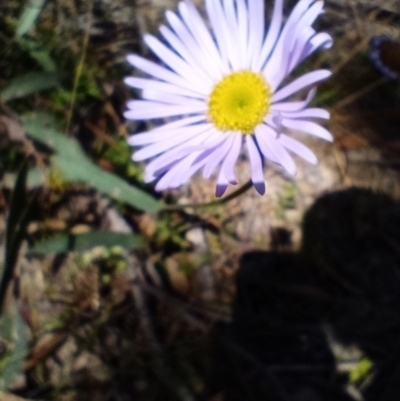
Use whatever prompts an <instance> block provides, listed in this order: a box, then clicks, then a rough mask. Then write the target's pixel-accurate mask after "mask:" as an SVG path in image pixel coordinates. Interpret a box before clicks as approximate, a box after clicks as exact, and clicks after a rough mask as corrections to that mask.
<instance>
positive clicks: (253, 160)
mask: <svg viewBox="0 0 400 401" xmlns="http://www.w3.org/2000/svg"><path fill="white" fill-rule="evenodd" d="M246 145H247V150H248V154H249V158H250V166H251V181H252V182H253V185H254V188H255V189H256V190H257V192H258V193H259V194H260V195H264V193H265V180H264V174H263V165H262V160H261V157H260V153H259V151H258V149H257V146H256V144H255V143H254V139H253V137H252V136H251V135H247V136H246Z"/></svg>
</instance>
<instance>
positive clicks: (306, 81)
mask: <svg viewBox="0 0 400 401" xmlns="http://www.w3.org/2000/svg"><path fill="white" fill-rule="evenodd" d="M331 75H332V73H331V72H330V71H328V70H317V71H313V72H309V73H307V74H304V75H303V76H301V77H299V78H297V79H296V80H294V81H293V82H291V83H290V84H288V85H286V86H285V87H283V88H282V89H279V91H278V92H276V93H275V94H274V95H273V96H272V103H275V102H278V101H280V100H283V99H286V98H288V97H289V96H291V95H293V93H296V92H298V91H300V90H301V89H304V88H306V87H307V86H310V85H313V84H315V83H317V82H319V81H322V80H324V79H327V78H328V77H330V76H331Z"/></svg>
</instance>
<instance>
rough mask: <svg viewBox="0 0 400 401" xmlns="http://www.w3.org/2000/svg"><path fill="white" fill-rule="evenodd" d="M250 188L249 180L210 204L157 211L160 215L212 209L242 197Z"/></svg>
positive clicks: (181, 206)
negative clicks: (187, 210) (180, 211)
mask: <svg viewBox="0 0 400 401" xmlns="http://www.w3.org/2000/svg"><path fill="white" fill-rule="evenodd" d="M252 186H253V183H252V181H251V180H249V181H247V182H246V184H244V185H242V186H241V187H240V188H238V189H237V190H236V191H234V192H232V193H231V194H230V195H228V196H225V197H224V198H222V199H217V200H214V201H211V202H206V203H190V204H187V205H168V206H165V207H163V208H162V209H161V210H160V211H159V213H161V212H176V211H179V210H183V209H187V208H192V209H202V208H208V207H213V206H221V205H224V204H225V203H227V202H229V201H231V200H232V199H235V198H237V197H239V196H240V195H243V194H244V193H245V192H247V191H248V190H249V189H250V188H251V187H252Z"/></svg>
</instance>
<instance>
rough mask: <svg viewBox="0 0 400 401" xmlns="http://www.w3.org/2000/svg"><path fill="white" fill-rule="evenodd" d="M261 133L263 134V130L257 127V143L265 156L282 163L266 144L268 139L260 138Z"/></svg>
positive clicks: (274, 161)
mask: <svg viewBox="0 0 400 401" xmlns="http://www.w3.org/2000/svg"><path fill="white" fill-rule="evenodd" d="M260 135H263V133H262V131H260V129H259V128H257V129H256V131H255V137H256V140H257V145H258V147H259V148H260V151H261V153H262V154H263V156H264V158H265V159H267V160H269V161H271V162H273V163H276V164H280V163H279V160H278V158H277V157H276V156H275V155H274V154H273V153H272V151H271V150H270V148H269V147H268V146H267V145H266V141H264V140H263V138H259V136H260Z"/></svg>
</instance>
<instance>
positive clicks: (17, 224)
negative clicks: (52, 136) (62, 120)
mask: <svg viewBox="0 0 400 401" xmlns="http://www.w3.org/2000/svg"><path fill="white" fill-rule="evenodd" d="M27 175H28V164H27V163H26V162H25V163H24V164H23V165H22V167H21V170H20V171H19V173H18V176H17V179H16V182H15V187H14V190H13V193H12V196H11V201H10V212H9V214H8V219H7V229H6V247H5V257H4V268H3V271H2V275H1V277H0V279H1V280H0V313H1V310H2V307H3V302H4V297H5V294H6V291H7V288H8V285H9V283H10V281H11V279H12V277H13V271H14V265H15V262H16V260H17V255H18V250H19V247H20V244H21V241H22V239H23V235H24V231H25V225H26V215H27V209H28V208H29V202H28V201H27V197H26V178H27Z"/></svg>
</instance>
